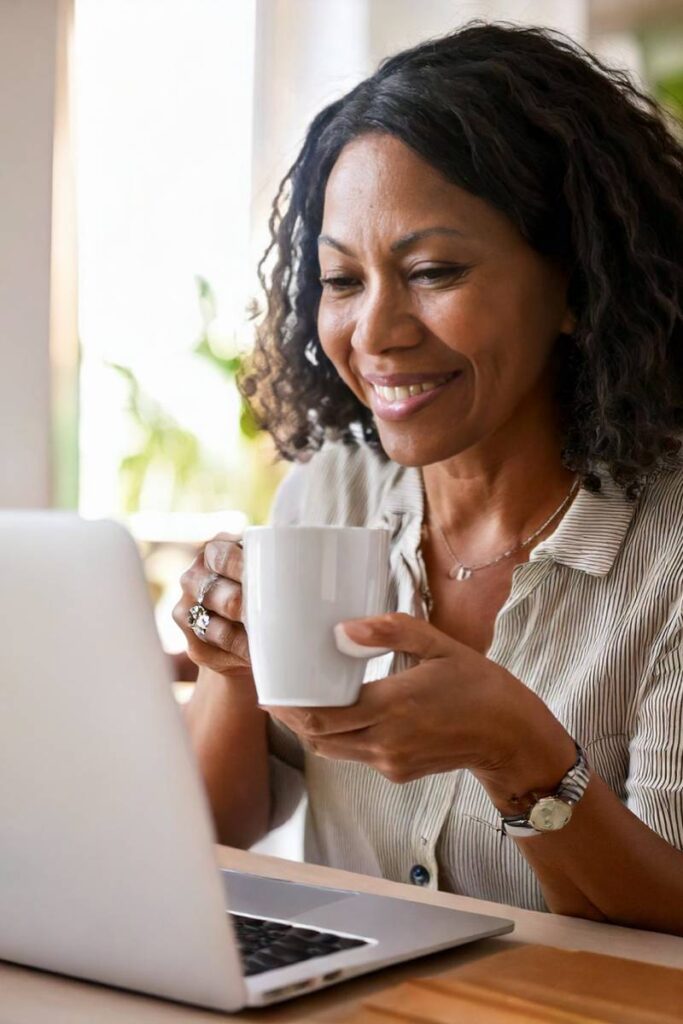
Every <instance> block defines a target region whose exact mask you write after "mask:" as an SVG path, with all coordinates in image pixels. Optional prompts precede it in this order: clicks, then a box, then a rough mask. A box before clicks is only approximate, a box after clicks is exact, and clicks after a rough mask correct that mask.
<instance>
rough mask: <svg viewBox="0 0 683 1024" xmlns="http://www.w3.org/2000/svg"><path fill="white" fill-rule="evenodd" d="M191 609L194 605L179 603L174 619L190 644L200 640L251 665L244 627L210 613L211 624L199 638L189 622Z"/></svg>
mask: <svg viewBox="0 0 683 1024" xmlns="http://www.w3.org/2000/svg"><path fill="white" fill-rule="evenodd" d="M191 607H192V605H191V604H190V603H188V601H187V599H185V600H183V601H179V602H178V604H177V605H176V606H175V608H174V609H173V619H174V621H175V622H176V623H177V624H178V625H179V626H180V628H181V629H182V631H183V633H184V634H185V636H186V637H187V640H188V644H189V643H192V641H193V640H198V641H199V643H202V644H205V645H211V646H213V647H217V648H219V649H220V650H221V651H224V652H225V653H226V654H231V655H234V656H235V657H237V658H239V659H241V660H242V661H244V662H246V663H249V640H248V638H247V633H246V630H245V628H244V626H242V625H241V624H238V623H236V622H230V621H228V620H226V619H224V618H223V617H222V616H221V615H217V614H215V613H211V612H210V613H209V623H208V625H207V627H206V629H205V631H204V635H203V636H201V637H198V636H197V634H196V633H195V632H194V630H193V629H192V627H191V626H190V623H189V620H188V613H189V610H190V608H191ZM205 607H206V606H205ZM195 649H196V648H195Z"/></svg>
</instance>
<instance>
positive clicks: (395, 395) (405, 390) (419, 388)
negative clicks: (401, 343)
mask: <svg viewBox="0 0 683 1024" xmlns="http://www.w3.org/2000/svg"><path fill="white" fill-rule="evenodd" d="M447 380H448V377H440V378H439V379H438V380H430V381H428V382H425V383H424V384H409V385H408V386H407V387H400V388H385V387H382V385H381V384H373V385H372V386H373V387H374V389H375V391H376V392H377V394H378V395H380V396H381V397H382V398H383V399H384V401H385V402H399V401H400V400H401V399H402V398H410V397H411V396H413V395H421V394H422V392H423V391H433V390H434V388H438V387H439V386H440V385H441V384H444V383H445V382H446V381H447Z"/></svg>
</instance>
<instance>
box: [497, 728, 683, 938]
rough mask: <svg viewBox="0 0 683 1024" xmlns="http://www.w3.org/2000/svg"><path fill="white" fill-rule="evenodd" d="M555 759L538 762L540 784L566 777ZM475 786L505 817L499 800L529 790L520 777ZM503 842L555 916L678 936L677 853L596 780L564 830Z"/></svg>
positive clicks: (681, 920)
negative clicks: (514, 849) (513, 848)
mask: <svg viewBox="0 0 683 1024" xmlns="http://www.w3.org/2000/svg"><path fill="white" fill-rule="evenodd" d="M565 736H566V734H565ZM567 739H569V737H567ZM554 749H555V751H557V750H558V749H559V745H557V744H556V745H555V748H554ZM556 756H557V755H556V754H555V753H553V755H550V754H549V755H548V766H547V767H545V766H544V767H543V768H542V769H541V768H540V763H539V771H540V775H541V776H543V777H544V779H543V784H544V785H546V784H549V782H550V779H551V778H553V775H554V778H555V782H558V781H559V779H560V778H562V776H563V774H564V772H565V771H566V768H564V769H562V770H560V771H558V768H557V765H558V763H562V762H558V761H557V760H556ZM563 756H566V751H565V752H564V755H563ZM551 766H552V767H551ZM480 781H482V783H483V785H484V787H485V788H486V789H487V791H488V793H489V796H490V797H491V799H492V800H493V803H494V804H495V805H496V806H497V808H498V810H499V811H500V812H501V813H503V814H506V815H508V814H512V813H513V811H514V809H513V808H512V807H511V806H510V804H508V803H507V801H506V798H505V796H504V794H505V793H506V792H507V793H513V792H517V793H521V792H524V791H526V789H528V788H529V787H528V779H527V777H526V775H525V777H524V781H523V782H522V783H520V785H518V786H515V784H514V781H513V779H512V778H509V779H507V780H502V779H497V780H495V781H494V780H491V779H489V780H480ZM539 781H541V780H540V779H539ZM505 842H515V843H517V846H518V848H519V850H520V852H521V853H522V855H523V856H524V857H525V858H526V860H527V861H528V863H529V864H530V865H531V867H532V868H533V870H534V872H535V874H536V877H537V878H538V881H539V883H540V885H541V889H542V891H543V896H544V898H545V901H546V903H547V905H548V907H549V909H550V910H551V911H553V912H554V913H558V914H566V915H570V916H573V917H586V918H592V919H595V920H606V921H610V922H611V923H613V924H622V925H628V926H631V927H636V928H646V929H651V930H653V931H663V932H671V933H672V934H675V935H683V853H681V852H680V851H679V850H677V849H675V848H674V847H673V846H671V845H670V844H669V843H667V842H666V841H665V840H664V839H662V838H661V836H659V835H657V833H656V832H653V831H652V829H650V828H648V826H647V825H645V824H644V823H643V822H642V821H641V820H640V819H639V818H637V817H636V815H635V814H633V813H632V812H631V811H629V810H628V808H627V807H626V806H625V805H624V804H623V803H622V801H621V800H620V799H619V798H618V797H617V796H616V794H615V793H613V792H612V790H611V789H610V788H609V786H607V784H606V783H605V782H604V781H603V780H602V779H601V778H600V777H599V776H598V775H596V774H595V773H593V775H592V778H591V781H590V782H589V785H588V788H587V789H586V792H585V793H584V795H583V797H582V798H581V800H580V801H579V803H578V804H577V805H576V806H575V807H574V810H573V813H572V817H571V820H570V821H569V823H568V824H567V825H565V827H564V828H562V829H560V830H558V831H557V832H549V833H546V834H542V835H539V834H537V835H533V836H532V837H530V838H524V839H513V838H511V837H508V838H507V839H506V840H505Z"/></svg>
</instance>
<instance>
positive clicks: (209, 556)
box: [204, 540, 244, 583]
mask: <svg viewBox="0 0 683 1024" xmlns="http://www.w3.org/2000/svg"><path fill="white" fill-rule="evenodd" d="M204 564H205V565H206V568H207V569H208V570H209V571H210V572H217V573H218V575H219V576H225V577H226V579H230V580H235V582H236V583H240V582H241V581H242V569H243V566H244V553H243V551H242V548H241V547H239V545H238V544H236V543H235V541H232V540H212V541H209V543H208V544H207V545H206V547H205V548H204Z"/></svg>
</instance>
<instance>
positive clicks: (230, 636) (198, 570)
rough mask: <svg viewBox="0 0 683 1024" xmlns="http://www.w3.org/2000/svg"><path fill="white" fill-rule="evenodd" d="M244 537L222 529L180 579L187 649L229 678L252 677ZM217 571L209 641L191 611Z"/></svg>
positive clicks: (176, 614) (179, 610) (177, 612)
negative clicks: (244, 594) (244, 605)
mask: <svg viewBox="0 0 683 1024" xmlns="http://www.w3.org/2000/svg"><path fill="white" fill-rule="evenodd" d="M238 541H239V538H238V537H236V536H234V535H233V534H230V533H219V534H217V535H216V536H215V537H214V538H213V540H210V541H209V542H208V543H207V544H206V545H205V546H204V548H203V549H202V550H201V551H200V552H199V554H198V555H197V557H196V558H195V560H194V561H193V563H192V565H191V566H190V567H189V569H187V570H186V571H185V572H184V573H183V575H182V576H181V578H180V585H181V587H182V590H183V596H182V597H181V599H180V601H178V603H177V605H176V606H175V608H174V609H173V618H174V620H175V621H176V622H177V624H178V625H179V626H180V628H181V629H182V631H183V633H184V634H185V638H186V640H187V653H188V655H189V657H190V658H191V659H192V661H193V662H194V663H195V665H199V667H200V668H203V667H206V668H210V669H213V671H214V672H219V673H221V674H222V675H229V676H249V677H250V676H251V664H250V661H249V644H248V641H247V633H246V630H245V628H244V625H243V623H242V567H243V564H244V558H243V553H242V548H241V547H240V544H239V543H238ZM212 574H216V575H217V579H216V581H215V583H212V584H211V586H210V587H209V589H208V590H207V592H206V594H205V596H204V598H203V600H202V605H203V606H204V608H206V610H207V611H208V612H209V613H210V616H211V618H210V621H209V624H208V626H207V627H206V634H205V636H204V639H200V638H199V637H198V636H195V634H194V632H193V631H192V628H191V626H190V624H189V622H188V619H187V615H188V612H189V610H190V608H192V606H193V605H195V604H197V598H198V595H199V593H200V591H201V588H202V586H203V585H205V584H206V583H207V582H208V580H209V579H210V578H211V575H212Z"/></svg>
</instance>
